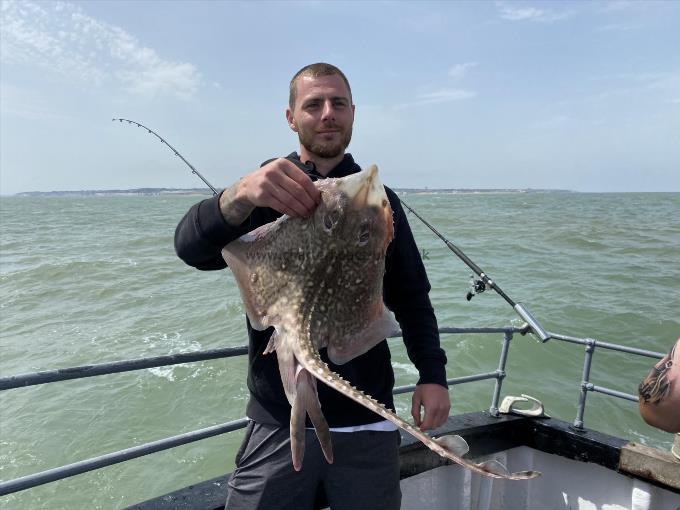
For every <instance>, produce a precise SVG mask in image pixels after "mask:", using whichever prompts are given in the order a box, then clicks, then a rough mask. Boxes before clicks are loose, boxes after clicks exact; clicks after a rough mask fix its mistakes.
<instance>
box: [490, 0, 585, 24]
mask: <svg viewBox="0 0 680 510" xmlns="http://www.w3.org/2000/svg"><path fill="white" fill-rule="evenodd" d="M496 6H497V7H498V10H499V11H500V16H501V18H503V19H505V20H509V21H532V22H537V23H553V22H555V21H559V20H562V19H566V18H568V17H570V16H571V15H572V14H573V13H572V12H571V11H560V12H558V11H554V10H551V9H538V8H536V7H516V6H515V4H513V5H507V4H505V3H497V4H496Z"/></svg>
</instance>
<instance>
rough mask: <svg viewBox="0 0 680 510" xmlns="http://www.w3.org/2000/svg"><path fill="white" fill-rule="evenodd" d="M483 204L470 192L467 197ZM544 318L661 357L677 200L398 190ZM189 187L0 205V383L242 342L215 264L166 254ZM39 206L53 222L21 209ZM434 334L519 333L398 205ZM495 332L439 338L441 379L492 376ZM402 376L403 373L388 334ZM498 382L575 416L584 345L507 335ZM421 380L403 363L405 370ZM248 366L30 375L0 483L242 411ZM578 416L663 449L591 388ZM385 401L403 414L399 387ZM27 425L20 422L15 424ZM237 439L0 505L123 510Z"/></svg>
mask: <svg viewBox="0 0 680 510" xmlns="http://www.w3.org/2000/svg"><path fill="white" fill-rule="evenodd" d="M480 197H482V198H480ZM404 199H405V200H407V201H408V202H409V204H410V205H411V206H413V207H415V208H416V209H417V210H418V211H419V213H421V214H422V215H424V216H425V217H426V218H428V220H429V221H431V222H432V223H433V224H435V225H436V226H437V227H438V228H439V229H440V230H441V231H442V232H443V233H444V234H445V235H446V236H447V237H448V238H449V239H451V240H452V241H453V242H454V243H456V244H457V245H458V246H460V247H461V248H462V249H463V250H464V251H465V252H466V253H467V254H468V255H469V256H470V257H471V258H472V259H473V260H475V262H477V264H478V265H480V266H481V267H482V268H483V269H484V270H485V271H486V272H487V273H488V274H489V275H491V277H492V278H493V279H494V280H495V281H496V282H497V283H498V284H499V285H500V286H501V287H502V288H503V289H504V290H505V291H506V292H507V293H508V294H509V295H510V296H511V297H513V299H515V300H516V301H521V302H523V303H525V305H526V306H527V307H528V308H529V309H530V310H531V311H532V313H533V314H534V315H535V316H536V317H537V318H539V319H540V320H541V321H542V323H543V324H544V326H545V327H547V328H548V329H549V330H551V331H556V332H560V333H565V334H571V335H575V336H589V337H595V338H598V339H601V340H606V341H612V342H617V343H623V344H627V345H640V346H642V347H645V348H648V349H651V350H655V351H660V352H661V351H666V350H667V349H668V348H669V347H670V345H671V343H672V341H673V340H674V339H675V338H677V337H678V336H680V318H679V317H678V314H677V311H678V310H680V266H679V265H678V263H677V249H678V245H680V200H679V195H678V194H606V195H599V194H577V193H573V194H552V193H547V194H521V195H516V194H496V195H493V196H486V195H484V196H481V195H480V196H470V195H461V194H459V195H417V196H416V195H408V196H405V197H404ZM195 200H196V199H195V198H187V197H173V198H160V197H144V198H140V197H124V198H121V197H105V198H104V197H103V198H97V199H78V198H40V199H33V198H5V197H3V199H2V201H0V208H1V213H2V233H1V236H0V315H1V320H2V328H1V331H0V349H2V360H1V361H0V363H1V365H0V367H1V369H2V373H3V375H9V374H16V373H22V372H27V371H34V370H44V369H49V368H59V367H69V366H76V365H83V364H90V363H98V362H102V361H113V360H120V359H129V358H139V357H144V356H151V355H163V354H172V353H177V352H186V351H193V350H198V349H209V348H217V347H224V346H232V345H243V344H245V343H246V342H247V337H246V334H245V319H244V316H243V307H242V305H241V300H240V298H239V295H238V291H237V290H236V288H235V286H234V285H233V284H232V281H231V276H230V275H229V274H228V272H225V271H217V272H206V273H202V272H199V271H195V270H192V269H191V268H188V267H186V266H185V265H183V264H182V263H181V261H179V260H178V259H177V258H176V256H175V253H174V249H173V246H172V236H173V232H174V228H175V225H176V223H177V221H178V220H179V219H180V217H181V216H182V215H183V214H184V212H185V211H186V210H187V209H188V207H189V206H190V205H191V204H192V203H193V202H194V201H195ZM37 218H49V221H47V222H45V221H36V219H37ZM409 221H410V223H411V226H412V229H413V231H414V233H415V236H416V239H417V241H418V244H419V247H420V248H421V250H424V251H423V256H424V259H425V264H426V267H427V270H428V275H429V279H430V282H431V284H432V292H431V297H432V301H433V305H434V307H435V309H436V312H437V316H438V320H439V324H440V325H441V326H506V325H510V324H514V325H517V324H518V322H517V318H516V316H515V315H514V312H513V311H512V310H511V309H510V307H508V306H507V304H506V303H505V302H504V301H503V300H502V299H501V298H500V297H499V296H497V295H495V294H494V293H493V291H487V292H486V293H484V294H481V295H478V296H475V297H474V298H473V300H472V301H471V302H467V301H466V300H465V294H466V292H467V290H468V285H469V280H470V275H471V273H472V271H471V270H469V269H468V268H467V267H466V266H464V265H463V264H462V263H461V262H460V261H459V260H458V259H457V258H455V257H454V256H453V255H452V254H451V253H450V252H449V251H448V250H447V249H446V248H445V247H444V246H443V245H442V244H441V242H440V241H439V240H437V239H436V238H434V237H433V236H432V234H431V233H430V232H429V231H428V230H427V229H426V228H425V227H424V226H422V225H421V224H420V223H419V222H417V220H416V219H415V217H413V216H409ZM500 341H501V338H500V337H499V336H498V335H455V336H454V335H448V336H444V337H443V338H442V345H443V346H444V347H445V348H446V350H447V354H448V357H449V364H448V374H449V377H457V376H461V375H466V374H471V373H474V372H478V371H489V370H494V369H495V368H496V366H497V364H498V356H499V352H500V350H499V348H500ZM391 349H392V353H393V360H394V363H395V367H396V370H395V371H396V376H397V382H398V384H407V383H413V382H414V381H415V379H416V377H417V374H416V372H415V371H414V369H413V368H412V365H411V364H410V361H409V360H408V358H407V356H406V354H405V350H404V348H403V345H402V344H401V343H400V341H398V340H396V341H394V342H393V343H391ZM508 363H509V364H508V370H507V372H508V377H507V379H506V380H505V383H504V394H508V393H516V394H519V393H522V392H524V393H530V394H532V395H534V396H536V397H539V398H541V399H542V400H543V401H544V403H545V404H546V409H547V412H548V413H549V414H551V415H553V416H557V417H561V418H563V419H566V420H573V418H574V415H575V406H576V402H577V399H578V390H579V380H580V376H581V370H582V365H583V349H582V348H579V347H577V346H572V345H566V344H560V343H557V342H553V341H551V342H548V343H547V344H541V343H539V342H537V341H536V340H535V339H533V337H531V336H527V337H522V336H519V335H518V336H516V338H515V339H514V340H513V342H512V349H511V351H510V357H509V361H508ZM649 365H650V360H649V359H635V358H627V357H624V356H623V355H620V354H612V353H604V352H596V355H595V358H594V365H593V380H594V381H596V383H598V384H603V385H606V386H609V387H612V388H615V389H619V390H621V391H626V392H630V393H634V392H635V387H636V386H637V383H638V382H639V380H640V378H641V377H642V376H643V375H644V374H645V372H646V371H647V370H648V368H649ZM414 374H416V375H414ZM245 376H246V360H245V358H240V359H227V360H215V361H210V362H203V363H193V364H183V365H177V366H173V367H161V368H157V369H150V370H142V371H139V372H133V373H127V374H117V375H113V376H110V377H96V378H90V379H83V380H79V381H67V382H62V383H56V384H51V385H46V386H35V387H30V388H24V389H20V390H13V391H10V392H3V393H2V394H0V406H2V409H3V413H2V420H3V423H2V426H3V443H2V453H1V454H0V455H1V457H0V474H1V476H2V478H3V479H9V478H13V477H17V476H21V475H26V474H29V473H32V472H35V471H38V470H42V469H48V468H51V467H55V466H57V465H61V464H65V463H69V462H73V461H76V460H81V459H84V458H88V457H91V456H93V455H98V454H103V453H107V452H110V451H114V450H116V449H120V448H125V447H129V446H131V445H133V444H139V443H141V442H145V441H151V440H155V439H159V438H162V437H166V436H170V435H174V434H178V433H181V432H183V431H188V430H192V429H197V428H200V427H204V426H208V425H212V424H216V423H221V422H224V421H227V420H231V419H236V418H239V417H241V416H242V415H243V412H244V408H245V401H246V399H247V389H246V386H245ZM491 389H492V383H491V382H488V381H487V382H480V383H474V384H470V385H464V386H457V387H455V388H453V389H452V391H451V392H452V400H453V403H454V407H453V409H454V411H456V412H464V411H472V410H480V409H486V408H488V406H489V403H490V398H491ZM589 401H591V404H592V405H590V406H589V407H588V408H587V411H586V416H585V420H586V424H587V425H588V426H591V427H594V428H598V429H600V430H603V431H605V432H609V433H611V434H616V435H621V436H624V437H631V438H635V439H636V440H638V441H641V442H646V443H649V444H655V445H661V446H668V445H669V444H670V439H669V437H668V436H667V435H664V434H661V433H658V432H655V431H654V430H652V429H650V428H649V427H647V426H646V425H644V424H643V423H642V421H641V420H640V419H639V417H638V415H637V411H636V408H635V406H634V405H631V404H630V403H628V402H623V401H617V400H614V399H611V398H608V397H603V396H601V395H593V396H592V397H591V396H589ZM397 406H398V410H399V411H400V412H402V414H404V415H405V416H407V417H408V415H409V410H410V403H409V397H408V396H407V395H404V396H399V397H398V399H397ZM26 424H31V426H30V427H27V426H26ZM239 439H240V434H238V433H237V434H231V435H229V437H224V438H217V439H214V440H209V441H204V442H200V443H197V444H194V445H191V446H187V447H183V448H180V449H176V450H173V451H171V452H166V453H162V454H158V455H154V456H150V457H148V458H145V459H143V460H138V461H133V462H129V463H125V464H123V465H121V466H116V467H112V468H107V469H105V470H103V471H100V472H98V473H93V474H89V475H82V476H79V477H76V478H72V479H70V480H67V481H62V482H57V483H54V484H49V485H47V486H44V487H42V488H39V489H35V490H31V491H28V492H24V493H19V494H17V495H15V496H12V497H10V498H8V499H6V503H7V504H9V505H10V506H12V505H14V506H16V507H21V508H43V507H45V508H47V507H48V506H49V507H50V508H74V507H82V506H83V505H88V504H89V503H90V502H91V501H93V500H95V499H96V500H97V501H100V502H101V504H100V507H101V508H119V507H122V506H125V505H128V504H132V503H135V502H138V501H141V500H144V499H147V498H149V497H151V496H153V495H156V494H162V493H165V492H168V491H170V490H173V489H176V488H178V487H182V486H185V485H188V484H190V483H195V482H197V481H199V480H204V479H208V478H210V477H213V476H218V475H220V474H222V473H224V472H227V471H229V470H230V469H231V459H232V458H233V455H234V452H235V449H236V447H237V445H238V442H239Z"/></svg>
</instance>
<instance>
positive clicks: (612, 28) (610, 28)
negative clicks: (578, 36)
mask: <svg viewBox="0 0 680 510" xmlns="http://www.w3.org/2000/svg"><path fill="white" fill-rule="evenodd" d="M641 28H642V25H634V24H626V23H612V24H610V25H602V26H601V27H597V28H596V30H597V31H598V32H630V31H631V30H639V29H641Z"/></svg>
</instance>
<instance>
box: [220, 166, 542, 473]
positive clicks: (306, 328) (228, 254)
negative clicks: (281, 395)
mask: <svg viewBox="0 0 680 510" xmlns="http://www.w3.org/2000/svg"><path fill="white" fill-rule="evenodd" d="M315 185H316V186H317V187H318V188H319V190H320V191H321V196H322V203H321V204H319V206H318V207H317V208H316V210H315V211H314V213H313V214H312V216H310V217H309V218H295V219H294V218H289V217H287V216H283V217H281V218H279V219H278V220H277V221H275V222H273V223H270V224H268V225H264V226H263V227H260V228H259V229H256V230H254V231H253V232H251V233H250V234H247V235H245V236H243V237H241V238H240V239H238V240H236V241H234V242H232V243H230V244H229V245H227V246H226V247H225V248H224V250H223V251H222V253H223V256H224V258H225V260H226V262H227V264H228V265H229V267H230V268H231V270H232V272H233V273H234V276H235V278H236V281H237V283H238V286H239V289H240V291H241V296H242V298H243V301H244V304H245V307H246V312H247V314H248V317H249V319H250V321H251V324H252V326H253V327H254V328H256V329H265V328H267V327H269V326H274V327H275V333H274V334H273V335H272V339H271V340H270V342H269V345H268V346H267V348H266V349H265V353H270V352H273V351H276V355H277V358H278V363H279V371H280V373H281V380H282V383H283V387H284V390H285V393H286V397H287V398H288V401H289V402H290V404H291V407H292V410H291V429H290V435H291V453H292V457H293V467H294V468H295V469H296V470H299V469H301V467H302V459H303V455H304V423H305V416H306V415H307V414H308V415H309V417H310V419H311V421H312V424H313V425H314V428H315V430H316V433H317V437H318V438H319V442H320V444H321V447H322V450H323V452H324V455H325V456H326V459H327V460H328V462H332V461H333V453H332V446H331V439H330V432H329V430H328V424H327V423H326V420H325V418H324V417H323V413H322V412H321V407H320V404H319V401H318V397H317V393H316V380H319V381H321V382H322V383H323V384H326V385H328V386H330V387H331V388H334V389H335V390H337V391H339V392H341V393H342V394H344V395H346V396H347V397H349V398H351V399H352V400H354V401H356V402H358V403H359V404H361V405H363V406H364V407H366V408H368V409H370V410H371V411H373V412H375V413H376V414H378V415H380V416H382V417H383V418H385V419H387V420H389V421H391V422H392V423H394V424H395V425H397V426H398V427H400V428H402V429H404V430H405V431H407V432H408V433H410V434H411V435H413V436H414V437H416V438H417V439H419V440H420V441H422V442H423V443H424V444H425V445H426V446H427V447H428V448H430V449H431V450H433V451H435V452H436V453H438V454H439V455H441V456H442V457H445V458H447V459H450V460H452V461H453V462H456V463H458V464H460V465H462V466H464V467H466V468H468V469H470V470H471V471H473V472H476V473H479V474H482V475H484V476H489V477H492V478H505V479H512V480H523V479H529V478H534V477H536V476H538V475H539V473H537V472H533V471H523V472H518V473H507V472H504V470H503V469H502V467H501V468H498V467H497V466H496V465H494V464H488V465H485V464H475V463H473V462H470V461H469V460H467V459H463V458H462V457H461V456H460V455H457V454H456V453H454V452H453V451H451V450H450V449H447V448H446V447H445V445H444V444H442V443H438V442H436V441H435V440H433V439H432V438H430V437H429V436H428V435H427V434H425V433H423V432H422V431H420V430H419V429H417V428H415V427H413V426H412V425H410V424H409V423H407V422H406V421H404V420H402V419H401V418H399V416H397V415H396V414H395V413H393V412H392V411H391V410H389V409H387V408H385V407H384V406H383V405H382V404H381V403H379V402H378V401H376V400H375V399H373V398H372V397H371V396H369V395H366V394H364V393H363V392H361V391H359V390H357V389H356V388H354V387H352V386H351V385H350V384H349V383H348V382H347V381H345V380H343V379H342V378H341V377H340V376H338V375H337V374H335V373H334V372H332V371H331V370H330V369H329V368H328V366H327V365H326V364H325V363H323V362H322V361H321V358H320V356H319V349H322V348H324V347H326V348H328V356H329V358H330V359H331V361H333V362H334V363H336V364H342V363H345V362H347V361H349V360H351V359H353V358H355V357H357V356H359V355H361V354H363V353H365V352H366V351H368V350H369V349H370V348H372V347H373V346H375V345H376V344H377V343H378V342H380V341H382V340H383V339H384V338H385V337H386V336H388V335H389V334H391V333H393V332H394V331H395V330H396V329H397V327H398V326H397V324H396V322H395V321H394V319H393V317H392V316H391V314H390V313H389V312H388V311H387V309H386V308H385V305H384V303H383V300H382V281H383V276H384V273H385V253H386V250H387V247H388V245H389V243H390V242H391V241H392V237H393V235H394V230H393V223H392V209H391V208H390V205H389V201H388V199H387V195H386V193H385V190H384V188H383V186H382V184H381V182H380V180H379V178H378V176H377V168H375V167H371V168H369V169H367V170H364V171H362V172H360V173H358V174H353V175H351V176H348V177H344V178H341V179H325V180H322V181H317V182H316V183H315ZM459 439H460V441H461V442H462V444H465V443H464V441H463V440H462V438H459ZM451 442H452V443H451V444H453V443H455V442H456V440H454V439H451Z"/></svg>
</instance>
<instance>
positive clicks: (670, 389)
mask: <svg viewBox="0 0 680 510" xmlns="http://www.w3.org/2000/svg"><path fill="white" fill-rule="evenodd" d="M638 393H639V395H640V414H641V415H642V418H643V419H644V420H645V421H646V422H647V423H648V424H649V425H652V426H653V427H657V428H660V429H662V430H665V431H666V432H680V339H678V341H677V342H676V343H675V345H674V346H673V348H672V349H671V352H669V353H668V354H667V355H666V356H664V357H663V358H662V359H661V360H660V361H659V362H658V363H657V364H656V365H654V366H653V367H652V369H651V370H650V372H649V374H647V377H645V378H644V379H643V380H642V382H641V383H640V386H639V388H638Z"/></svg>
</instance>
